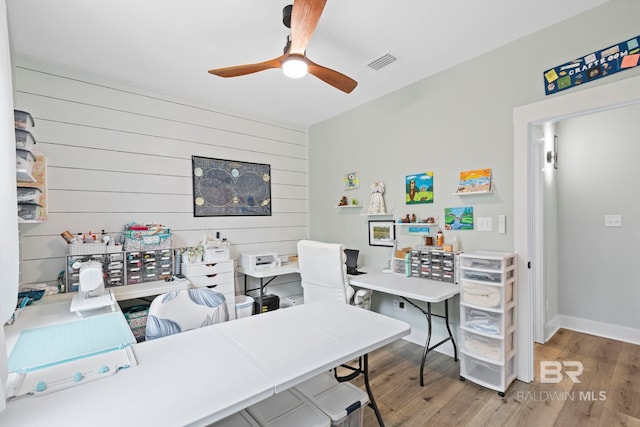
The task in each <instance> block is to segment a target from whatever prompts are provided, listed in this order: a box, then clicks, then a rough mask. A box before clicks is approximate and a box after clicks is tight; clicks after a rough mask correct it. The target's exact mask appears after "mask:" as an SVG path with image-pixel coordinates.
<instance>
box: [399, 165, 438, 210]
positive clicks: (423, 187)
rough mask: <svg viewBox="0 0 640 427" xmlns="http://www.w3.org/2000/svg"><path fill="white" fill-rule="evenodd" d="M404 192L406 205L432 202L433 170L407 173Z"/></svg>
mask: <svg viewBox="0 0 640 427" xmlns="http://www.w3.org/2000/svg"><path fill="white" fill-rule="evenodd" d="M405 193H406V197H405V199H406V201H407V204H408V205H417V204H419V203H433V172H425V173H420V174H414V175H407V177H406V178H405Z"/></svg>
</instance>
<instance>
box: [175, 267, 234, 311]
mask: <svg viewBox="0 0 640 427" xmlns="http://www.w3.org/2000/svg"><path fill="white" fill-rule="evenodd" d="M182 274H184V275H185V276H186V277H187V278H188V279H189V280H190V281H191V283H193V285H194V286H197V287H203V286H206V287H208V288H211V289H213V290H215V291H216V292H220V293H221V294H223V295H224V297H225V299H226V301H227V309H228V310H229V320H232V319H235V318H236V301H235V299H236V288H235V284H234V273H233V260H232V259H228V260H223V261H207V262H183V263H182Z"/></svg>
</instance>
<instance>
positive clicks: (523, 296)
mask: <svg viewBox="0 0 640 427" xmlns="http://www.w3.org/2000/svg"><path fill="white" fill-rule="evenodd" d="M590 84H592V83H590ZM580 89H581V90H578V91H577V92H572V93H569V94H566V95H560V94H559V95H558V96H554V97H552V98H549V99H546V100H543V101H539V102H536V103H533V104H529V105H524V106H521V107H517V108H514V110H513V128H514V197H513V201H514V251H515V252H516V253H517V254H518V266H517V268H518V285H517V286H518V303H517V307H518V312H517V321H518V326H517V334H518V343H517V348H518V368H517V376H518V379H519V380H521V381H524V382H531V381H533V379H534V359H533V342H534V335H535V334H534V321H535V316H534V310H535V307H536V302H535V301H536V300H535V296H536V294H538V292H539V290H538V289H537V287H538V286H541V285H540V282H542V281H540V280H538V281H537V282H536V281H535V280H534V279H535V277H541V274H543V273H544V272H543V271H542V268H541V265H542V262H541V260H538V259H537V258H536V255H537V253H536V250H537V248H536V245H539V242H538V243H536V241H535V239H534V237H533V236H535V234H534V232H533V231H534V229H535V225H536V224H535V221H536V218H537V217H538V216H539V215H542V212H541V211H540V206H536V204H535V197H534V191H535V187H534V180H535V176H536V174H535V171H534V142H533V141H532V137H531V135H532V127H533V126H541V125H543V124H544V123H547V122H556V121H559V120H563V119H567V118H570V117H577V116H582V115H586V114H591V113H595V112H599V111H606V110H611V109H615V108H620V107H625V106H628V105H634V104H640V76H635V77H630V78H627V79H623V80H616V81H613V82H611V83H608V84H603V85H599V86H594V87H589V88H587V87H586V86H584V89H583V88H580ZM529 263H531V264H530V266H531V268H529ZM534 270H535V274H534Z"/></svg>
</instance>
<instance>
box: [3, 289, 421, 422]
mask: <svg viewBox="0 0 640 427" xmlns="http://www.w3.org/2000/svg"><path fill="white" fill-rule="evenodd" d="M328 313H330V315H328ZM409 330H410V328H409V325H407V324H406V323H404V322H401V321H398V320H395V319H390V318H388V317H385V316H382V315H380V314H377V313H373V312H370V311H367V310H362V309H359V308H357V307H353V306H349V305H347V304H339V303H336V302H332V301H327V302H318V303H315V304H303V305H300V306H295V307H291V308H288V309H286V310H277V311H271V312H267V313H263V314H261V315H259V316H251V317H247V318H243V319H239V320H234V321H231V322H226V323H222V324H218V325H213V326H209V327H204V328H200V329H194V330H191V331H187V332H184V333H181V334H177V335H172V336H169V337H165V338H161V339H157V340H153V341H148V342H143V343H140V344H134V345H133V350H134V353H135V356H136V358H137V360H138V365H137V366H135V367H132V368H129V369H126V370H123V371H120V372H118V373H117V374H115V375H112V376H110V377H108V378H104V379H100V380H97V381H94V382H90V383H87V384H84V385H82V386H77V387H72V388H69V389H66V390H62V391H59V392H56V393H51V394H48V395H44V396H39V397H29V398H24V399H20V400H14V401H9V402H8V403H7V409H6V410H5V411H4V412H2V413H0V425H20V426H42V425H56V424H61V425H65V426H67V427H72V426H85V425H92V426H113V425H124V426H127V425H131V426H140V425H166V426H174V425H175V426H178V425H180V426H183V425H196V426H198V425H207V424H210V423H212V422H214V421H217V420H220V419H222V418H224V417H226V416H228V415H231V414H232V413H234V412H237V411H238V410H240V409H243V408H245V407H247V406H250V405H252V404H253V403H256V402H258V401H260V400H262V399H265V398H267V397H269V396H271V395H273V394H275V393H277V392H279V391H282V390H284V389H286V388H288V387H291V386H293V385H296V384H298V383H300V382H302V381H304V380H306V379H308V378H310V377H312V376H314V375H316V374H319V373H321V372H323V371H325V370H327V369H330V368H332V367H334V366H337V365H339V364H341V363H343V362H347V361H349V360H351V359H352V358H354V357H358V356H360V355H363V354H365V353H367V352H369V351H371V350H374V349H376V348H379V347H382V346H384V345H386V344H388V343H390V342H392V341H394V340H396V339H398V338H400V337H402V336H404V335H407V334H408V333H409Z"/></svg>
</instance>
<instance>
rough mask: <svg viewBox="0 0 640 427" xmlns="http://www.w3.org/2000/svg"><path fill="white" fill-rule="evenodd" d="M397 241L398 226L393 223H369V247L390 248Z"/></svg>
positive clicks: (383, 221) (375, 221) (379, 221)
mask: <svg viewBox="0 0 640 427" xmlns="http://www.w3.org/2000/svg"><path fill="white" fill-rule="evenodd" d="M395 240H396V224H395V223H394V222H393V221H385V220H372V221H369V246H390V247H393V243H394V241H395Z"/></svg>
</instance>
